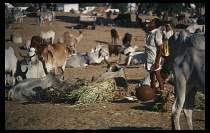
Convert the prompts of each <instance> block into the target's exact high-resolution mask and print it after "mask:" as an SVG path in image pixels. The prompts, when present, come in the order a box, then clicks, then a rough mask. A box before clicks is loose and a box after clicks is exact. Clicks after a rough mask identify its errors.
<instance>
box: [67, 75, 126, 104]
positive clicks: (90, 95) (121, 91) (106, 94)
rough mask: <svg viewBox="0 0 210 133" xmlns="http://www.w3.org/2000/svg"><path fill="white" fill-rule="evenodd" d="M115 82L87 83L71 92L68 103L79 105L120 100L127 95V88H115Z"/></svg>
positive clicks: (110, 80) (113, 80)
mask: <svg viewBox="0 0 210 133" xmlns="http://www.w3.org/2000/svg"><path fill="white" fill-rule="evenodd" d="M115 80H116V79H108V80H105V81H99V82H94V83H89V84H87V85H86V86H83V87H81V88H79V89H77V90H73V91H72V93H71V94H70V95H69V96H68V101H70V103H72V104H76V105H79V104H92V103H104V102H111V101H115V100H116V99H122V98H124V97H125V96H126V95H127V93H126V92H127V88H126V89H125V88H124V87H117V85H116V84H117V83H116V81H115ZM118 82H119V80H118ZM125 87H126V86H125Z"/></svg>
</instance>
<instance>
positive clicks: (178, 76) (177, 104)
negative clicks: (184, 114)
mask: <svg viewBox="0 0 210 133" xmlns="http://www.w3.org/2000/svg"><path fill="white" fill-rule="evenodd" d="M174 79H175V88H174V92H175V99H174V103H173V105H172V127H173V128H175V129H176V130H181V128H180V123H179V118H180V114H181V110H182V108H183V105H184V102H185V93H186V79H185V77H184V75H183V72H182V71H181V70H180V68H179V67H178V66H174Z"/></svg>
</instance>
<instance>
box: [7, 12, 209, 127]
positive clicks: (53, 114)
mask: <svg viewBox="0 0 210 133" xmlns="http://www.w3.org/2000/svg"><path fill="white" fill-rule="evenodd" d="M77 16H78V15H75V14H71V13H61V12H56V20H55V21H53V24H52V26H49V25H48V22H45V25H44V26H37V25H36V21H35V17H27V18H25V19H24V24H11V25H10V27H9V29H7V30H5V48H8V47H9V46H12V47H13V48H14V50H15V53H16V55H17V58H18V59H21V57H20V55H19V52H21V53H23V54H26V53H27V51H26V50H20V49H19V47H20V46H22V45H24V44H25V42H26V41H27V40H31V37H32V36H34V35H39V33H40V31H48V30H53V31H54V32H55V33H56V34H55V42H56V41H57V40H58V38H59V37H60V36H61V35H62V34H63V33H64V32H65V31H69V32H70V33H72V34H74V35H76V36H78V35H79V30H78V29H71V27H72V26H75V25H77V24H78V22H77V20H76V19H77ZM104 16H105V15H104ZM115 17H116V16H113V15H112V18H115ZM140 17H141V18H142V20H143V21H144V20H145V19H146V18H153V17H154V16H143V15H140ZM132 21H133V22H134V21H135V15H134V14H133V15H132ZM112 28H115V29H116V30H117V31H118V34H119V36H121V37H123V36H124V34H125V33H126V32H129V33H131V34H132V35H133V36H141V37H145V33H144V31H143V30H142V29H141V28H135V26H132V28H126V27H115V26H103V25H102V26H96V30H84V37H83V39H82V40H81V42H80V43H79V44H78V46H77V50H78V52H80V53H85V52H87V51H90V50H91V49H92V48H94V47H95V46H96V44H97V43H101V44H104V45H107V44H108V43H110V42H111V37H110V36H111V35H110V30H111V29H112ZM16 32H17V33H20V34H21V35H22V39H23V43H22V44H15V43H8V42H7V41H8V40H9V39H10V35H11V34H12V33H16ZM118 42H119V44H121V40H118ZM131 44H132V45H135V44H136V45H137V46H139V48H138V49H137V50H144V49H143V46H144V44H145V42H144V41H139V42H131ZM122 57H123V61H122V62H121V63H120V64H121V65H122V64H124V59H125V56H124V55H123V56H122ZM115 59H118V58H117V57H110V58H109V59H108V60H109V61H114V60H115ZM105 67H106V64H101V65H90V66H88V67H86V68H66V69H65V75H64V76H65V80H66V81H67V82H68V83H71V84H72V83H75V82H76V79H77V78H80V79H85V80H88V81H90V80H91V78H92V76H93V75H94V74H101V73H103V72H105V69H106V68H105ZM147 74H148V73H147V72H146V71H145V69H144V68H143V65H136V66H129V67H127V68H126V69H125V75H126V79H127V81H128V83H129V88H130V89H133V88H134V87H135V86H136V85H137V84H138V82H139V80H140V79H142V78H144V77H145V76H146V75H147ZM165 88H166V89H169V88H173V87H172V86H170V85H166V86H165ZM134 98H135V97H134ZM153 106H154V102H153V101H148V102H141V101H138V100H137V99H134V101H132V102H128V101H125V100H121V101H118V102H115V103H101V104H92V105H81V106H72V105H68V104H55V105H53V104H48V103H47V104H25V103H23V102H11V101H7V100H5V129H6V130H15V129H17V130H25V129H26V130H33V129H34V130H36V129H45V130H72V129H75V130H84V129H86V130H171V121H170V116H171V112H168V113H158V112H155V111H154V110H153V108H152V107H153ZM180 121H181V128H182V129H184V130H187V129H188V126H187V122H186V120H185V119H184V115H183V113H182V114H181V120H180ZM193 124H194V127H195V129H196V130H205V110H202V111H199V110H194V112H193Z"/></svg>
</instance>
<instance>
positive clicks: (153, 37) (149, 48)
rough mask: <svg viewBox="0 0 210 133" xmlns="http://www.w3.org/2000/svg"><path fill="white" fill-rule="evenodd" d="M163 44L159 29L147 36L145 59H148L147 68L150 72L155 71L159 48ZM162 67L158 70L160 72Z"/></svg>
mask: <svg viewBox="0 0 210 133" xmlns="http://www.w3.org/2000/svg"><path fill="white" fill-rule="evenodd" d="M162 44H163V41H162V34H161V33H160V31H159V30H158V29H154V30H152V31H150V32H149V33H148V34H147V38H146V46H145V58H146V64H145V68H146V69H147V71H148V72H152V71H155V61H156V58H157V46H160V45H162ZM160 61H161V59H160ZM160 67H161V66H160ZM160 67H159V68H158V69H156V70H159V69H160Z"/></svg>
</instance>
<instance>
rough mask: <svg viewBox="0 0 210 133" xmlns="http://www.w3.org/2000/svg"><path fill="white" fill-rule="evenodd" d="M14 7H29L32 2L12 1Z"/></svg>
mask: <svg viewBox="0 0 210 133" xmlns="http://www.w3.org/2000/svg"><path fill="white" fill-rule="evenodd" d="M10 4H11V5H13V6H14V7H28V6H30V5H31V3H10Z"/></svg>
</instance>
